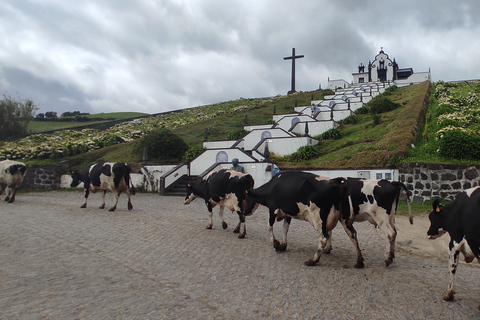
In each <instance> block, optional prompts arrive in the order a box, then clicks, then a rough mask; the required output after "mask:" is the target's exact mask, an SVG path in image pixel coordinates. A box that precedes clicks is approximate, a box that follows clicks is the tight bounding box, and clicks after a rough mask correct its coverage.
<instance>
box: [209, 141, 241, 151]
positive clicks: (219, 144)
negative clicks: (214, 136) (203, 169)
mask: <svg viewBox="0 0 480 320" xmlns="http://www.w3.org/2000/svg"><path fill="white" fill-rule="evenodd" d="M235 142H237V140H225V141H204V142H203V146H204V147H205V148H207V149H218V148H230V147H232V145H233V144H234V143H235Z"/></svg>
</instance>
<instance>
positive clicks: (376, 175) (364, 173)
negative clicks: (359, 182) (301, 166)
mask: <svg viewBox="0 0 480 320" xmlns="http://www.w3.org/2000/svg"><path fill="white" fill-rule="evenodd" d="M306 171H307V172H311V173H314V174H316V175H319V176H325V177H329V178H337V177H344V178H364V179H387V180H394V181H398V170H397V169H387V168H376V169H370V168H367V169H358V170H340V169H336V170H306Z"/></svg>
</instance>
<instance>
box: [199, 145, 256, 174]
mask: <svg viewBox="0 0 480 320" xmlns="http://www.w3.org/2000/svg"><path fill="white" fill-rule="evenodd" d="M219 153H221V154H222V155H224V156H225V157H224V158H222V161H225V162H226V163H228V164H229V167H231V166H232V164H231V163H232V159H233V158H237V159H238V161H239V162H252V161H255V159H254V158H252V157H251V156H249V155H248V154H246V153H245V152H243V151H241V150H239V149H210V150H206V151H205V152H204V153H202V154H201V155H200V156H198V157H197V158H196V159H194V160H193V161H192V162H190V175H192V176H198V175H200V174H201V173H203V172H204V171H205V170H207V169H208V168H209V167H210V166H211V165H213V164H214V163H217V162H218V161H217V160H218V159H217V155H218V154H219ZM262 160H263V159H262Z"/></svg>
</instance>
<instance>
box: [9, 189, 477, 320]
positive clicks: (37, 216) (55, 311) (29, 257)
mask: <svg viewBox="0 0 480 320" xmlns="http://www.w3.org/2000/svg"><path fill="white" fill-rule="evenodd" d="M107 196H110V197H107V207H109V204H111V201H112V199H111V195H107ZM100 198H101V196H100V194H93V195H91V199H90V201H89V208H87V209H80V208H79V207H80V205H81V204H82V203H83V193H81V192H66V191H52V192H44V193H21V194H18V195H17V200H16V202H15V203H13V204H8V203H5V202H4V201H3V197H2V201H1V203H0V319H479V318H480V311H479V310H478V309H477V306H478V304H479V303H480V268H479V265H478V264H476V265H473V264H469V265H467V264H465V263H462V264H461V265H460V267H459V269H458V272H457V278H456V285H457V295H456V300H455V301H454V302H444V301H443V300H442V299H441V295H442V293H443V291H444V290H445V288H446V285H447V281H448V280H447V259H448V257H447V256H446V255H445V256H442V257H439V256H435V255H434V254H431V255H430V254H425V253H424V252H421V251H416V250H415V248H414V247H412V246H411V245H409V243H410V244H411V241H409V239H408V237H407V238H405V235H404V236H403V240H402V238H401V239H400V240H399V246H397V252H396V259H395V261H394V263H393V264H392V265H391V266H390V267H389V268H386V267H385V265H384V262H383V260H384V256H383V251H384V239H383V233H382V231H381V230H375V229H374V228H373V227H372V226H371V225H368V224H367V223H362V224H357V225H356V228H357V230H358V235H359V240H360V246H361V248H362V250H363V253H364V257H365V268H364V269H360V270H358V269H354V268H353V265H354V263H355V252H354V249H353V246H352V244H351V243H350V240H349V239H348V237H347V236H346V235H345V233H344V231H343V229H342V228H341V227H340V226H339V227H337V229H335V231H334V235H333V236H334V238H333V239H334V241H333V245H334V248H333V251H332V253H331V254H329V255H323V256H322V257H321V259H320V263H319V265H317V266H315V267H306V266H304V264H303V262H304V261H305V260H307V259H308V258H310V257H311V256H312V255H313V253H314V250H315V249H316V246H317V241H316V236H315V232H314V230H313V228H312V226H310V225H309V224H308V223H306V222H303V221H295V220H294V221H293V222H292V225H291V228H290V232H289V247H288V250H287V251H286V252H284V253H280V254H279V253H276V252H275V250H274V249H273V247H272V246H271V245H270V244H269V242H268V233H267V211H266V210H265V209H263V208H262V209H260V210H258V211H257V212H256V213H255V214H254V216H252V217H249V218H248V219H247V238H246V239H242V240H240V239H237V237H236V235H235V234H233V233H232V230H233V227H234V226H235V225H236V223H237V217H236V215H233V214H230V213H227V214H226V221H227V222H228V223H229V228H228V229H227V230H223V229H221V227H220V220H219V218H218V214H217V211H218V209H214V211H215V216H214V229H213V230H206V229H205V226H206V225H207V215H206V208H205V205H204V204H203V203H202V201H200V200H196V201H194V202H193V203H192V204H190V205H189V206H184V205H183V203H182V200H183V199H182V198H180V197H161V196H158V195H155V194H137V195H136V196H134V197H133V200H132V202H133V205H134V210H133V211H131V212H129V211H128V210H127V209H126V197H125V195H122V197H121V198H120V202H119V206H118V209H117V211H116V212H114V213H111V212H108V211H106V210H100V209H97V207H98V206H99V205H100V202H101V201H100ZM400 218H403V217H399V219H400ZM276 227H278V228H276V235H277V237H280V236H281V232H280V227H281V224H279V223H277V225H276ZM402 231H403V232H404V233H406V230H405V229H404V230H399V233H400V236H401V235H402ZM425 231H426V230H425ZM425 231H423V232H425ZM418 236H421V237H424V234H421V235H418ZM436 241H437V240H436Z"/></svg>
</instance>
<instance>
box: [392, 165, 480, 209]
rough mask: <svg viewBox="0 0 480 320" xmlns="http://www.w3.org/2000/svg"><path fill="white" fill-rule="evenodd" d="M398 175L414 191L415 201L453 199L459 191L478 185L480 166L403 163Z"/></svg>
mask: <svg viewBox="0 0 480 320" xmlns="http://www.w3.org/2000/svg"><path fill="white" fill-rule="evenodd" d="M398 177H399V181H401V182H403V183H404V184H405V185H406V186H407V188H408V190H410V191H411V192H412V194H413V201H414V202H417V203H421V202H424V201H428V200H434V199H437V198H438V199H444V200H449V201H451V200H453V199H455V196H456V195H457V194H458V193H459V192H461V191H463V190H465V189H468V188H472V187H476V186H478V180H479V177H480V166H478V165H477V166H466V165H451V164H427V163H414V162H412V163H402V164H401V165H400V167H399V168H398Z"/></svg>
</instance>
